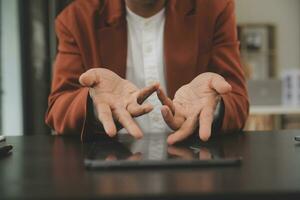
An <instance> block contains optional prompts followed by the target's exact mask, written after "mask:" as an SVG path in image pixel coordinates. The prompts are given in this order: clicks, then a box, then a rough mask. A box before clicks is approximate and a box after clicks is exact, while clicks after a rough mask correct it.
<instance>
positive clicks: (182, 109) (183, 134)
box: [157, 72, 231, 145]
mask: <svg viewBox="0 0 300 200" xmlns="http://www.w3.org/2000/svg"><path fill="white" fill-rule="evenodd" d="M230 91H231V86H230V85H229V83H227V82H226V81H225V79H224V78H223V77H222V76H220V75H218V74H215V73H210V72H207V73H203V74H200V75H199V76H197V77H196V78H195V79H194V80H193V81H192V82H190V83H189V84H187V85H184V86H182V87H181V88H179V90H178V91H177V92H176V94H175V97H174V99H173V101H172V100H171V99H169V98H168V97H167V96H166V95H165V94H164V92H163V91H162V90H161V89H158V91H157V95H158V98H159V99H160V101H161V102H162V104H163V107H162V108H161V113H162V115H163V118H164V120H165V122H166V123H167V124H168V126H169V127H170V128H171V129H173V130H175V132H174V133H173V134H171V135H170V136H169V137H168V139H167V142H168V144H171V145H172V144H174V143H176V142H179V141H181V140H183V139H185V138H187V137H188V136H189V135H191V134H192V133H193V132H194V131H195V129H196V128H197V127H198V125H200V128H199V137H200V139H201V140H203V141H207V140H208V139H209V137H210V136H211V126H212V123H213V118H214V112H215V109H216V106H217V104H218V102H219V101H220V99H221V97H220V95H221V94H227V93H229V92H230Z"/></svg>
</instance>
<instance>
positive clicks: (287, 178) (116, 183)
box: [0, 130, 300, 200]
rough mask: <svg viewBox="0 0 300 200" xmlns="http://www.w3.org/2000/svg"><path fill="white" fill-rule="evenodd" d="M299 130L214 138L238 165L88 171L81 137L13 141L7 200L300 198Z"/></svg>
mask: <svg viewBox="0 0 300 200" xmlns="http://www.w3.org/2000/svg"><path fill="white" fill-rule="evenodd" d="M296 135H300V131H296V130H295V131H279V132H249V133H243V134H235V135H230V136H226V137H218V138H214V139H212V140H211V141H210V144H212V145H218V146H219V148H222V151H223V152H224V154H226V155H233V156H235V155H240V156H242V157H243V163H242V165H241V166H239V167H215V168H187V169H182V168H181V169H163V170H160V169H155V170H150V169H143V170H126V171H121V170H120V171H118V170H114V171H101V170H100V171H89V170H86V169H85V167H84V162H83V160H84V155H85V152H86V149H87V148H88V146H89V144H84V145H82V144H81V143H80V140H79V137H55V136H45V135H44V136H43V135H40V136H22V137H8V138H7V143H9V144H12V145H13V146H14V149H13V154H12V155H10V156H8V157H5V158H1V159H0V199H6V198H20V199H25V198H35V199H42V198H43V199H44V198H48V199H61V198H71V199H77V198H82V199H99V198H104V199H243V200H245V199H251V200H252V199H298V200H299V199H300V144H299V143H297V142H296V141H294V136H296Z"/></svg>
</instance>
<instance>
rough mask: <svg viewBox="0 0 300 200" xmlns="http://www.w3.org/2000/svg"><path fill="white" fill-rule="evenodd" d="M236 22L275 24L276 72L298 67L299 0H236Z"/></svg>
mask: <svg viewBox="0 0 300 200" xmlns="http://www.w3.org/2000/svg"><path fill="white" fill-rule="evenodd" d="M236 5H237V20H238V23H271V24H274V25H276V26H277V35H278V43H277V47H278V49H277V54H278V58H277V59H278V60H277V63H278V72H279V74H280V72H281V71H282V69H284V68H299V69H300V1H299V0H236Z"/></svg>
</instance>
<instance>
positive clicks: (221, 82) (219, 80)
mask: <svg viewBox="0 0 300 200" xmlns="http://www.w3.org/2000/svg"><path fill="white" fill-rule="evenodd" d="M211 86H212V89H214V90H216V91H217V92H218V93H219V94H227V93H229V92H231V90H232V87H231V85H230V84H229V83H228V82H227V81H226V80H225V79H224V78H223V77H221V76H216V77H214V78H213V79H212V82H211Z"/></svg>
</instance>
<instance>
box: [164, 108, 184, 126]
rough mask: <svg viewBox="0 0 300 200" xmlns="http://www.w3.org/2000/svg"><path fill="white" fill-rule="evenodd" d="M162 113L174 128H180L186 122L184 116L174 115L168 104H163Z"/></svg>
mask: <svg viewBox="0 0 300 200" xmlns="http://www.w3.org/2000/svg"><path fill="white" fill-rule="evenodd" d="M161 114H162V116H163V119H164V121H165V122H166V124H167V125H168V126H169V127H170V128H171V129H173V130H178V129H179V128H180V126H181V125H182V123H183V122H184V118H179V117H174V115H173V113H172V112H171V110H170V108H169V107H168V106H162V108H161Z"/></svg>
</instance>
